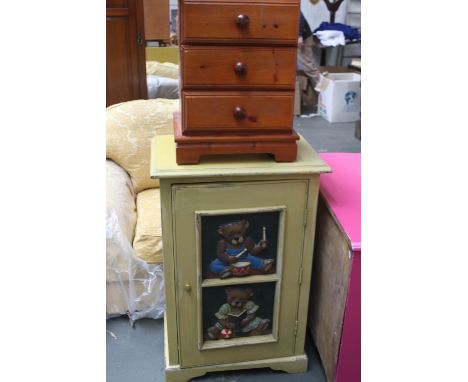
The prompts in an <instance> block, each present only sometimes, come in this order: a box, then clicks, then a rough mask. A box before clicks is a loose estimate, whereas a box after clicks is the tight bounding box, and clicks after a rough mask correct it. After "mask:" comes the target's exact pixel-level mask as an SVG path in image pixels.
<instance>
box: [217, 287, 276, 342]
mask: <svg viewBox="0 0 468 382" xmlns="http://www.w3.org/2000/svg"><path fill="white" fill-rule="evenodd" d="M225 292H226V301H227V302H226V303H225V304H223V305H221V307H220V308H219V310H218V312H217V313H215V316H216V318H217V319H218V322H216V324H215V325H214V326H212V327H210V328H209V329H208V337H209V338H211V339H212V340H217V339H219V338H220V335H221V337H223V338H230V337H232V336H236V335H258V334H262V333H263V332H265V330H266V329H268V327H269V325H270V320H268V319H263V318H260V317H257V316H256V312H257V310H258V309H259V308H260V307H259V306H258V305H257V304H255V303H254V302H253V301H252V296H253V294H254V293H253V289H252V288H247V287H227V288H225Z"/></svg>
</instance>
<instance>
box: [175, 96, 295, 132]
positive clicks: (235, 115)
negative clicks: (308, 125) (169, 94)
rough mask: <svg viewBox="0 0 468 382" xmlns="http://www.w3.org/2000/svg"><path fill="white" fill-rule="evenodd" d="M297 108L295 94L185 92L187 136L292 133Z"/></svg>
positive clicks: (183, 100) (184, 109)
mask: <svg viewBox="0 0 468 382" xmlns="http://www.w3.org/2000/svg"><path fill="white" fill-rule="evenodd" d="M293 104H294V92H293V91H280V92H191V91H183V92H182V110H183V115H182V118H183V122H182V126H183V132H184V133H195V134H196V133H197V132H209V133H211V134H213V133H218V132H229V133H232V132H236V131H237V132H243V133H245V132H268V131H271V132H290V131H291V130H292V122H293V121H292V119H293Z"/></svg>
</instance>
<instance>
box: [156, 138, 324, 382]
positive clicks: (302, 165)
mask: <svg viewBox="0 0 468 382" xmlns="http://www.w3.org/2000/svg"><path fill="white" fill-rule="evenodd" d="M298 147H299V153H298V160H297V161H296V162H292V163H276V162H275V161H274V160H273V159H272V158H270V157H268V156H267V155H251V156H244V157H242V158H231V157H221V158H207V159H206V160H204V161H202V162H201V164H199V165H194V166H192V165H183V166H179V165H177V164H176V162H175V144H174V139H173V137H172V136H158V137H155V138H154V139H153V141H152V162H151V164H152V165H151V169H152V170H151V176H152V177H158V178H159V179H160V182H161V201H162V203H161V204H162V216H163V219H162V220H163V240H164V249H163V252H164V264H165V277H166V296H167V302H166V304H167V312H166V323H165V330H166V331H165V335H166V338H165V341H166V345H165V353H166V380H167V381H169V382H177V381H187V380H188V379H190V378H193V377H196V376H200V375H203V374H205V373H206V372H209V371H222V370H235V369H247V368H259V367H271V368H272V369H275V370H284V371H286V372H291V373H293V372H304V371H306V370H307V355H306V354H305V352H304V342H305V331H306V324H307V319H306V317H307V305H308V299H309V289H310V277H311V265H312V257H313V256H312V250H313V240H314V234H313V232H314V231H315V218H316V210H317V197H318V187H319V174H320V173H321V172H327V171H330V169H329V167H328V166H327V165H326V164H325V163H324V162H323V161H322V160H321V159H320V157H319V156H318V155H317V154H316V153H315V152H314V151H313V149H312V148H311V147H310V146H309V145H308V144H307V143H306V142H305V141H304V140H303V139H301V140H300V142H299V145H298ZM271 208H280V209H284V211H285V212H284V213H285V217H284V230H281V231H282V232H283V233H284V234H282V235H280V237H284V238H283V239H281V242H280V244H278V247H281V248H282V249H283V255H282V256H281V258H282V260H281V262H282V263H281V266H280V267H279V271H278V272H276V274H271V275H256V276H246V277H245V278H243V279H242V282H241V280H240V279H236V278H233V279H227V280H216V279H205V280H203V279H202V272H201V269H199V268H200V267H201V264H200V260H199V257H200V242H199V240H200V239H199V238H198V239H197V237H199V235H198V234H197V214H196V212H197V211H204V212H206V211H215V213H216V211H217V212H219V213H226V212H228V213H230V212H233V213H235V211H257V210H258V211H260V212H261V211H265V210H268V209H271ZM254 282H255V283H258V282H275V283H276V285H277V288H276V293H277V296H275V305H276V306H275V311H274V321H275V322H276V323H274V325H273V328H272V329H273V331H272V334H269V335H264V336H262V335H260V336H252V337H245V338H238V339H233V340H218V341H220V342H219V343H220V344H221V343H223V341H224V343H226V344H227V345H229V341H235V342H232V344H233V346H226V347H223V348H220V347H218V346H217V344H216V342H218V341H205V342H203V341H201V340H200V336H199V333H200V326H201V312H200V309H201V304H200V291H201V290H202V289H203V288H209V287H213V286H214V284H213V283H215V284H216V285H218V284H219V285H232V284H240V283H243V284H244V283H246V284H248V283H254ZM211 284H213V285H211ZM187 285H189V286H190V288H187ZM262 338H264V339H265V342H262V341H261V340H262ZM213 343H215V344H214V345H213ZM206 345H208V346H206ZM200 348H201V349H200Z"/></svg>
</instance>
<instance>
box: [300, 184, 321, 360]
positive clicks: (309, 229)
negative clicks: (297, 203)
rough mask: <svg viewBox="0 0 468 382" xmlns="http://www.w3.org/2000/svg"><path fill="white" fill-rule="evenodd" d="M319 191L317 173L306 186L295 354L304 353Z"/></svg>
mask: <svg viewBox="0 0 468 382" xmlns="http://www.w3.org/2000/svg"><path fill="white" fill-rule="evenodd" d="M318 192H319V175H314V176H312V177H311V178H310V180H309V182H308V188H307V205H306V207H305V208H306V212H307V215H306V224H305V227H304V230H305V234H304V243H303V248H302V259H301V263H302V265H301V267H302V276H301V279H302V282H301V285H300V286H299V304H298V311H297V317H298V327H297V336H296V344H295V354H296V355H300V354H304V346H305V334H306V330H307V313H308V305H309V292H310V279H311V272H312V260H313V249H314V239H315V219H316V216H317V199H318Z"/></svg>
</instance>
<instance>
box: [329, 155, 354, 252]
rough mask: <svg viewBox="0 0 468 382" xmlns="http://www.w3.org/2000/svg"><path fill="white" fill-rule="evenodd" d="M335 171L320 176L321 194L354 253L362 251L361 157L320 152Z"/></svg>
mask: <svg viewBox="0 0 468 382" xmlns="http://www.w3.org/2000/svg"><path fill="white" fill-rule="evenodd" d="M320 157H321V158H322V159H323V160H324V161H325V162H326V163H327V164H328V165H329V166H330V167H331V169H332V172H331V173H329V174H322V175H321V176H320V193H321V194H322V196H323V198H324V199H325V202H326V203H327V204H328V206H329V207H330V209H331V211H332V212H333V214H334V215H335V217H336V220H337V222H338V223H339V224H340V225H341V226H342V228H343V232H345V233H346V235H347V236H348V239H349V241H350V243H351V248H352V250H353V251H356V250H360V249H361V154H360V153H321V154H320Z"/></svg>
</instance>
